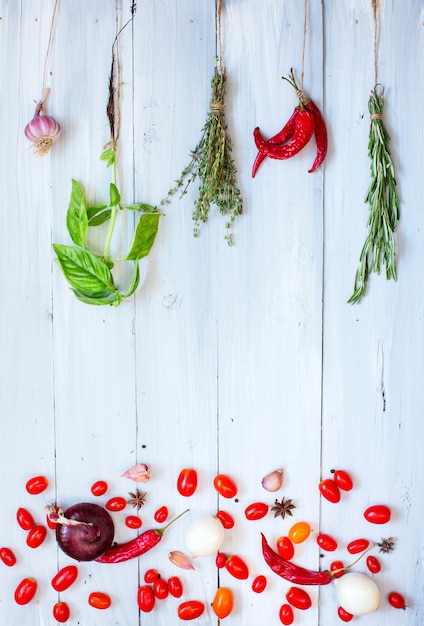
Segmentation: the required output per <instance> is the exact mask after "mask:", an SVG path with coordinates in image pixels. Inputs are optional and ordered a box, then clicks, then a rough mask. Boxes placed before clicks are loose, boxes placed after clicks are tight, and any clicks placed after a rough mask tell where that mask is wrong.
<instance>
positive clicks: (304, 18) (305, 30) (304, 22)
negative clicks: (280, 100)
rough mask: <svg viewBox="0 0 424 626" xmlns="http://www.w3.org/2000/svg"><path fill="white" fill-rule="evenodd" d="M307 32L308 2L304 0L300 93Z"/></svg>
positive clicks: (303, 72)
mask: <svg viewBox="0 0 424 626" xmlns="http://www.w3.org/2000/svg"><path fill="white" fill-rule="evenodd" d="M307 32H308V0H304V4H303V43H302V72H301V74H300V89H299V91H300V93H302V91H303V76H304V74H305V50H306V35H307Z"/></svg>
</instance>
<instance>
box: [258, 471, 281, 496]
mask: <svg viewBox="0 0 424 626" xmlns="http://www.w3.org/2000/svg"><path fill="white" fill-rule="evenodd" d="M283 472H284V470H283V468H282V467H279V468H278V469H276V470H274V471H273V472H270V473H269V474H267V475H266V476H265V477H264V478H263V479H262V487H263V488H264V489H266V490H267V491H278V489H279V488H280V487H281V485H282V483H283Z"/></svg>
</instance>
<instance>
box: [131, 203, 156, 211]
mask: <svg viewBox="0 0 424 626" xmlns="http://www.w3.org/2000/svg"><path fill="white" fill-rule="evenodd" d="M125 208H126V209H128V211H142V212H143V213H154V212H155V211H156V207H155V206H153V205H152V204H143V203H141V204H126V205H125Z"/></svg>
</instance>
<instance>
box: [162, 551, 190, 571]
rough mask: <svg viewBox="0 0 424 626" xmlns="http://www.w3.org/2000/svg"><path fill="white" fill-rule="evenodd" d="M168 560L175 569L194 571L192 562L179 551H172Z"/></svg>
mask: <svg viewBox="0 0 424 626" xmlns="http://www.w3.org/2000/svg"><path fill="white" fill-rule="evenodd" d="M168 557H169V560H170V561H171V563H173V564H174V565H176V566H177V567H181V569H194V566H193V564H192V562H191V561H190V559H189V557H188V556H187V555H186V554H184V552H180V551H179V550H173V551H172V552H170V553H169V554H168Z"/></svg>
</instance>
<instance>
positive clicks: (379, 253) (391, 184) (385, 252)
mask: <svg viewBox="0 0 424 626" xmlns="http://www.w3.org/2000/svg"><path fill="white" fill-rule="evenodd" d="M371 6H372V10H373V17H374V85H375V86H374V89H373V90H372V91H371V95H370V98H369V101H368V110H369V113H370V130H369V140H368V156H369V158H370V170H371V183H370V185H369V187H368V191H367V194H366V196H365V202H366V203H368V204H369V209H370V213H369V218H368V235H367V238H366V240H365V243H364V245H363V247H362V250H361V254H360V257H359V267H358V269H357V271H356V275H355V284H354V290H353V294H352V295H351V297H350V298H349V300H348V303H349V304H355V303H357V302H359V301H360V300H362V298H363V297H364V295H365V293H366V290H367V284H368V278H369V275H370V273H371V272H376V273H377V274H379V273H380V268H381V263H382V262H383V263H384V264H385V265H386V279H387V280H389V279H393V280H396V246H395V235H394V233H395V230H396V225H397V222H398V220H399V209H400V201H399V196H398V194H397V189H396V177H395V169H394V165H393V160H392V157H391V154H390V147H389V146H390V136H389V133H388V132H387V130H386V128H385V126H384V122H383V108H384V98H383V94H384V89H383V90H382V92H381V95H378V94H377V86H378V82H377V69H378V54H377V50H378V11H377V9H378V7H377V0H371Z"/></svg>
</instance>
